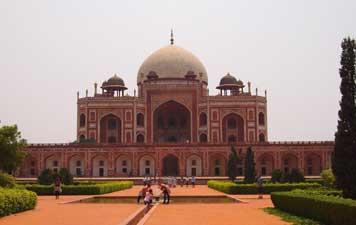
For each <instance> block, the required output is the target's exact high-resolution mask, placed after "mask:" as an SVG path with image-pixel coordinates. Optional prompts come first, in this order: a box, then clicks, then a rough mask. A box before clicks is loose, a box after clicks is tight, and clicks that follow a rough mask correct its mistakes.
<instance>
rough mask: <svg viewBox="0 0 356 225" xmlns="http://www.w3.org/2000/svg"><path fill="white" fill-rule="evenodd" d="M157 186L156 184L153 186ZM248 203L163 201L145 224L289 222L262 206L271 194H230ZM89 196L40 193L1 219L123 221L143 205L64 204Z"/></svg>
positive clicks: (29, 224) (62, 224)
mask: <svg viewBox="0 0 356 225" xmlns="http://www.w3.org/2000/svg"><path fill="white" fill-rule="evenodd" d="M141 188H142V186H134V187H133V188H131V189H128V190H123V191H118V192H113V193H109V194H105V196H137V193H138V192H139V190H140V189H141ZM153 189H156V187H153ZM172 195H173V196H179V195H192V196H197V195H224V194H223V193H221V192H218V191H215V190H212V189H210V188H208V187H207V186H206V185H198V186H196V187H195V188H192V187H191V186H189V187H188V188H186V187H185V186H184V187H177V188H172ZM230 196H231V197H235V198H238V199H241V200H243V201H245V202H246V203H225V204H212V203H209V204H199V203H190V204H182V203H180V204H169V205H163V204H160V205H159V206H158V207H157V208H156V209H155V210H154V211H152V212H151V213H150V216H149V217H148V218H146V219H147V220H146V222H145V223H144V224H145V225H160V224H162V225H163V224H164V225H175V224H177V225H190V224H192V225H232V224H235V225H236V224H241V225H286V224H289V223H286V222H283V221H281V219H280V218H279V217H276V216H273V215H269V214H267V213H265V212H263V211H262V210H261V208H264V207H272V206H273V204H272V202H271V200H270V198H269V196H268V195H265V196H264V199H263V200H259V199H257V195H230ZM87 197H89V196H61V199H60V200H59V201H58V200H54V197H52V196H40V197H39V201H38V205H37V207H36V209H35V210H30V211H27V212H23V213H19V214H16V215H11V216H7V217H4V218H1V219H0V225H98V224H100V225H119V224H120V223H121V222H123V221H124V220H125V219H126V218H128V217H129V216H130V215H132V214H133V213H134V212H136V211H137V210H138V209H139V208H140V207H142V205H136V204H98V203H96V204H87V203H86V204H84V203H80V204H63V202H66V201H72V200H76V199H81V198H87Z"/></svg>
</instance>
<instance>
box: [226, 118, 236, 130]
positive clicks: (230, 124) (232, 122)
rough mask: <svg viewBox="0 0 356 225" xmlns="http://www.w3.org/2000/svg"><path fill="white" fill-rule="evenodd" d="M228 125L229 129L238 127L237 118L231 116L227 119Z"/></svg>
mask: <svg viewBox="0 0 356 225" xmlns="http://www.w3.org/2000/svg"><path fill="white" fill-rule="evenodd" d="M227 127H228V128H229V129H236V120H235V119H234V118H230V119H228V121H227Z"/></svg>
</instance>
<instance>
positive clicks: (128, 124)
mask: <svg viewBox="0 0 356 225" xmlns="http://www.w3.org/2000/svg"><path fill="white" fill-rule="evenodd" d="M137 86H138V91H137V93H136V91H135V93H134V96H129V95H127V94H125V90H126V89H127V87H126V86H125V83H124V80H123V79H122V78H121V77H119V76H117V75H114V76H112V77H111V78H109V79H108V80H107V81H104V82H103V83H102V84H101V86H100V89H101V91H98V85H97V84H94V95H93V96H89V95H88V91H86V96H85V97H79V94H78V100H77V142H76V143H70V144H29V145H28V146H27V147H26V152H27V156H26V159H25V161H24V163H23V166H22V167H21V169H20V170H19V171H18V172H17V176H19V177H36V176H38V175H39V173H40V172H41V171H42V170H44V169H46V168H50V169H52V170H59V169H60V168H62V167H66V168H69V169H70V171H71V173H72V174H73V175H75V176H77V177H80V176H82V177H101V176H103V177H127V176H154V175H158V176H166V175H167V176H182V175H183V176H185V175H187V176H191V175H195V176H226V167H227V159H228V155H229V153H230V148H231V147H230V146H231V145H234V146H235V148H236V149H237V151H238V153H239V155H240V159H241V160H240V163H239V165H238V175H240V176H241V175H243V172H244V171H243V158H244V155H245V154H246V149H247V148H248V147H249V146H252V149H253V151H254V155H255V160H256V169H257V173H258V174H259V175H270V174H271V172H272V171H273V170H274V169H282V170H285V171H288V170H291V169H293V168H298V169H300V170H302V171H303V172H304V174H305V175H319V174H320V171H321V170H323V169H327V168H330V166H331V153H332V151H333V146H334V142H332V141H324V142H306V141H302V142H269V141H268V124H267V121H268V120H267V115H268V114H267V96H266V92H265V93H263V96H260V95H258V91H257V89H255V90H254V91H253V92H252V90H251V83H250V82H247V83H246V85H245V83H244V82H242V81H241V80H238V79H236V77H234V76H233V75H231V74H227V75H225V76H223V77H222V78H221V80H220V83H219V84H218V85H217V87H216V88H217V89H218V90H219V94H218V95H214V96H211V95H209V91H208V74H207V71H206V69H205V67H204V65H203V64H202V63H201V62H200V60H199V59H198V58H197V57H196V56H194V55H193V54H192V53H190V52H189V51H187V50H185V49H183V48H181V47H178V46H176V45H175V44H174V43H173V37H172V38H171V43H170V44H169V45H168V46H165V47H163V48H161V49H159V50H157V51H156V52H154V53H153V54H151V55H150V56H149V57H148V58H147V59H146V60H145V61H144V62H143V63H142V65H141V67H140V68H139V70H138V73H137Z"/></svg>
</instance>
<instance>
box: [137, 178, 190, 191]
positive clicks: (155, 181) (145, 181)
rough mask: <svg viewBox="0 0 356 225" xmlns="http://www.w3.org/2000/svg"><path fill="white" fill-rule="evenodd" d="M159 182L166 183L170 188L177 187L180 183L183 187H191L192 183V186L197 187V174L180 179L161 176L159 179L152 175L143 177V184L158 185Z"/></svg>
mask: <svg viewBox="0 0 356 225" xmlns="http://www.w3.org/2000/svg"><path fill="white" fill-rule="evenodd" d="M158 183H165V184H167V185H168V186H169V187H170V188H175V187H177V186H178V185H180V186H181V187H183V186H184V185H185V186H186V187H189V185H190V184H191V185H192V187H195V183H196V178H195V176H191V177H188V176H186V177H183V176H181V177H180V178H178V179H177V177H161V178H158V179H157V177H156V176H155V177H154V178H152V177H144V178H143V185H154V184H156V185H157V184H158Z"/></svg>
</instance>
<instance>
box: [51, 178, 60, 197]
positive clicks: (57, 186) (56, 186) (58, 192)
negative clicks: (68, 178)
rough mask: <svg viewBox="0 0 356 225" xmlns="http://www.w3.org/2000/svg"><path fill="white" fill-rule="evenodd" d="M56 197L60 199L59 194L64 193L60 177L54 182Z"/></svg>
mask: <svg viewBox="0 0 356 225" xmlns="http://www.w3.org/2000/svg"><path fill="white" fill-rule="evenodd" d="M53 191H54V195H55V196H56V199H59V194H60V193H61V192H62V185H61V179H60V178H59V177H57V178H56V180H55V181H54V190H53Z"/></svg>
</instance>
